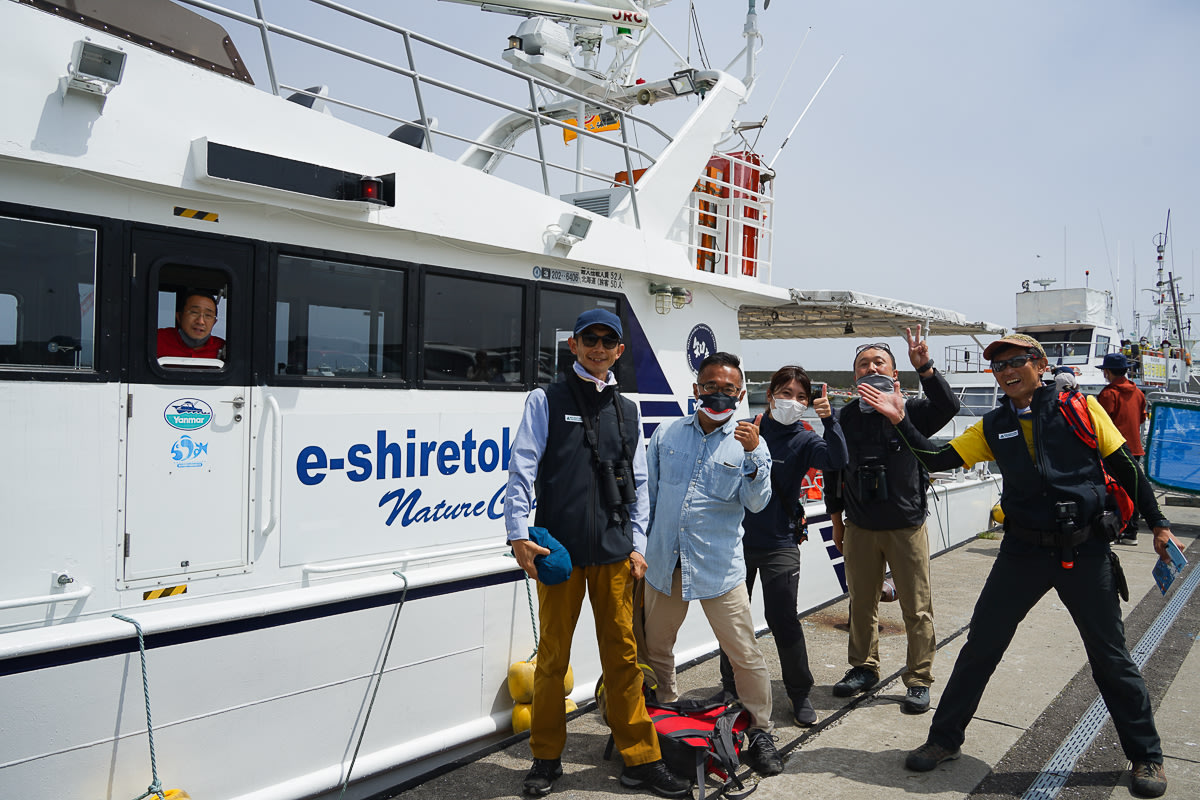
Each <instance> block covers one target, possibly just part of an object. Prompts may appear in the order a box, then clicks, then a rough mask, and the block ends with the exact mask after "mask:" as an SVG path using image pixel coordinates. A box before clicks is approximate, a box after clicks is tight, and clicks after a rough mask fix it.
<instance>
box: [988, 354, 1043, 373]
mask: <svg viewBox="0 0 1200 800" xmlns="http://www.w3.org/2000/svg"><path fill="white" fill-rule="evenodd" d="M1035 358H1037V356H1031V355H1023V356H1013V357H1012V358H1004V359H998V360H993V361H992V372H1002V371H1004V370H1006V369H1008V368H1009V367H1012V368H1013V369H1020V368H1021V367H1023V366H1025V365H1026V364H1028V363H1029V362H1030V361H1033V360H1034V359H1035Z"/></svg>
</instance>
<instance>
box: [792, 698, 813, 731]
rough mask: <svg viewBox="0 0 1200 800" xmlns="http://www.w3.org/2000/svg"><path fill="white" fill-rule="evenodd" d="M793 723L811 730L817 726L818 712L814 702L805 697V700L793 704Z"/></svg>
mask: <svg viewBox="0 0 1200 800" xmlns="http://www.w3.org/2000/svg"><path fill="white" fill-rule="evenodd" d="M792 721H793V722H795V723H796V724H797V725H799V726H800V727H801V728H811V727H812V726H813V725H816V724H817V711H816V709H814V708H813V706H812V701H811V700H809V699H808V698H807V697H805V698H804V699H803V700H797V701H793V702H792Z"/></svg>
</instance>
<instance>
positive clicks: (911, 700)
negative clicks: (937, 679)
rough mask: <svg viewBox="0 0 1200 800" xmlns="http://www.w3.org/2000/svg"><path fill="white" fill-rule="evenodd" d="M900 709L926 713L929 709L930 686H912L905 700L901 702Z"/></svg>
mask: <svg viewBox="0 0 1200 800" xmlns="http://www.w3.org/2000/svg"><path fill="white" fill-rule="evenodd" d="M900 710H901V711H903V712H904V713H905V714H924V713H925V712H926V711H928V710H929V687H928V686H910V687H908V693H907V694H905V695H904V700H902V701H901V702H900Z"/></svg>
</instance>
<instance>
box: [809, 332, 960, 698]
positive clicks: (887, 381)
mask: <svg viewBox="0 0 1200 800" xmlns="http://www.w3.org/2000/svg"><path fill="white" fill-rule="evenodd" d="M906 335H907V339H908V359H909V362H910V363H911V364H912V366H913V369H915V370H916V371H917V376H918V377H919V378H920V379H921V388H922V389H923V390H924V393H925V396H924V397H917V398H912V399H910V400H908V401H907V402H906V403H905V406H906V408H907V409H908V413H909V414H910V415H911V416H912V417H913V419H914V420H915V424H916V425H917V427H918V428H919V429H920V430H921V432H922V433H925V434H927V435H932V434H934V433H936V432H937V431H938V430H940V429H941V428H942V426H944V425H945V424H946V423H947V422H949V421H950V420H951V419H952V418H953V417H954V415H955V414H956V413H957V412H958V408H959V403H958V398H957V397H956V396H955V394H954V392H953V391H952V390H951V389H950V385H949V384H948V383H946V379H945V378H943V377H942V376H941V375H940V374H939V373H938V371H937V370H936V369H934V366H933V359H932V358H930V357H929V345H928V344H927V343H926V341H925V340H924V339H922V338H921V330H920V328H919V327H918V329H917V333H916V334H915V335H914V334H913V332H912V330H911V329H910V330H908V331H907V332H906ZM899 374H900V372H899V370H897V369H896V357H895V356H894V355H892V351H891V349H890V348H889V347H888V346H887V345H886V344H884V343H882V342H880V343H876V344H866V345H863V346H862V347H859V348H858V352H857V353H856V354H855V356H854V377H855V380H856V381H858V382H859V385H860V386H861V385H862V381H864V380H866V381H871V380H882V383H883V385H885V386H889V387H892V386H894V387H895V390H896V391H897V392H899V386H900V385H899V383H898V382H897V381H896V378H897V376H899ZM897 397H901V396H900V395H899V394H897ZM838 420H839V422H841V425H842V430H843V431H844V433H845V435H846V445H847V448H848V449H849V453H850V463H849V464H848V465H847V467H846V469H845V470H841V471H838V472H829V473H827V474H826V476H825V492H826V494H825V498H826V499H825V508H826V510H828V511H829V514H830V519H831V521H832V522H833V543H834V545H835V546H836V547H837V548H838V550H840V551H841V552H842V553H844V554H845V557H846V559H845V569H846V587H847V589H848V590H849V592H850V640H849V644H848V645H847V659H848V661H849V662H850V669H849V670H848V671H847V672H846V675H845V677H843V678H842V679H841V680H840V681H838V682H837V683H836V684H834V686H833V693H834V695H835V696H837V697H850V696H851V695H854V694H857V693H859V692H864V691H867V690H868V689H870V688H871V687H873V686H875V685H876V684H877V683H879V627H878V626H879V600H880V595H881V593H882V590H883V581H884V572H885V570H886V569H887V567H888V566H890V567H891V569H892V580H893V582H894V583H895V586H896V599H897V600H899V601H900V610H901V612H902V613H903V615H904V630H905V633H906V634H907V636H908V653H907V659H906V665H907V669H905V670H904V675H903V676H902V680H903V681H904V685H905V687H906V693H905V697H904V700H903V702H902V703H901V704H900V708H901V710H902V711H904V712H905V713H908V714H922V713H924V712H926V711H928V710H929V686H930V684H932V683H933V656H934V653H935V652H936V651H937V640H936V638H935V636H934V631H933V598H932V593H931V592H930V588H929V534H928V532H927V531H926V528H925V516H926V515H927V514H928V509H927V508H926V505H925V488H926V485H925V484H926V481H925V471H924V470H923V469H922V468H921V465H920V464H919V463H917V460H916V459H915V458H914V457H913V455H912V454H911V453H910V452H908V449H907V448H906V447H904V446H903V445H902V444H901V442H900V439H899V437H898V436H896V433H895V431H894V430H893V428H892V426H891V425H890V424H889V423H888V421H887V420H886V419H883V418H882V417H880V416H879V414H876V413H875V412H874V410H873V409H871V408H870V407H869V406H866V405H864V404H863V403H861V402H852V403H848V404H846V405H845V406H843V407H842V410H841V412H840V413H839V415H838ZM843 514H844V515H845V521H844V522H843Z"/></svg>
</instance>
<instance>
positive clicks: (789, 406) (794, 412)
mask: <svg viewBox="0 0 1200 800" xmlns="http://www.w3.org/2000/svg"><path fill="white" fill-rule="evenodd" d="M771 402H772V403H773V404H774V405H772V406H771V419H773V420H775V421H776V422H778V423H779V424H780V425H791V424H792V423H793V422H795V421H796V420H798V419H800V415H801V414H803V413H804V409H805V408H807V406H805V405H804V403H801V402H800V401H799V400H787V399H784V398H778V399H776V398H772V401H771Z"/></svg>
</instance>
